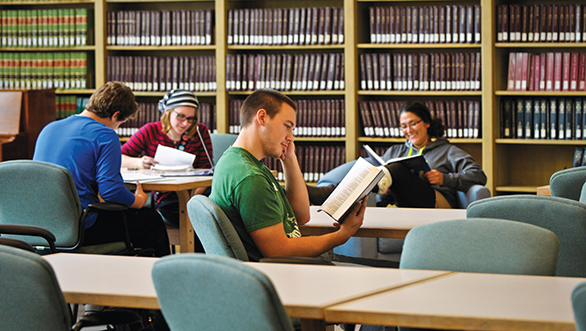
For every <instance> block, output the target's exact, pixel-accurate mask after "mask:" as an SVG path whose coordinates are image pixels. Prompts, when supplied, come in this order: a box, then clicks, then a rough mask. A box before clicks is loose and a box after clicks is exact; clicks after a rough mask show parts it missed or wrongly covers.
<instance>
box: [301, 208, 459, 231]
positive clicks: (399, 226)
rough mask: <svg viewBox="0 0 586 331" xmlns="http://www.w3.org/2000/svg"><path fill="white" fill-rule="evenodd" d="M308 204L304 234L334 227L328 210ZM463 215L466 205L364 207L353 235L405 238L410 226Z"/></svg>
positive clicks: (303, 227)
mask: <svg viewBox="0 0 586 331" xmlns="http://www.w3.org/2000/svg"><path fill="white" fill-rule="evenodd" d="M318 209H319V206H311V207H310V212H311V220H310V221H309V222H308V223H306V224H304V225H302V226H300V229H301V233H303V235H321V234H325V233H330V232H334V231H336V230H337V228H336V227H334V226H333V223H334V222H335V221H334V220H333V219H332V218H331V217H330V216H328V214H326V213H324V212H318ZM460 218H466V210H465V209H438V208H382V207H367V208H366V212H365V213H364V222H363V223H362V226H361V227H360V229H358V231H357V232H356V233H355V234H354V236H356V237H372V238H405V236H406V235H407V232H409V230H411V229H412V228H414V227H416V226H418V225H422V224H428V223H433V222H439V221H446V220H452V219H460Z"/></svg>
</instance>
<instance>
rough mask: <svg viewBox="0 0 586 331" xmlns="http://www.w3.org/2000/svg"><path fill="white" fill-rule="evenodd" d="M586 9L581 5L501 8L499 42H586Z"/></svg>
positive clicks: (498, 24) (498, 19)
mask: <svg viewBox="0 0 586 331" xmlns="http://www.w3.org/2000/svg"><path fill="white" fill-rule="evenodd" d="M585 9H586V6H585V5H582V4H534V5H521V4H507V5H504V4H503V5H499V6H498V7H497V21H498V22H497V41H499V42H582V41H586V11H585Z"/></svg>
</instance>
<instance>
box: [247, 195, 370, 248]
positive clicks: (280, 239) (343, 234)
mask: <svg viewBox="0 0 586 331" xmlns="http://www.w3.org/2000/svg"><path fill="white" fill-rule="evenodd" d="M365 210H366V199H365V200H364V202H363V203H362V204H357V205H356V206H355V207H354V209H353V210H352V212H351V213H349V215H348V216H346V218H345V219H344V223H342V224H341V225H339V224H338V223H335V224H334V225H336V226H339V227H340V228H339V230H338V231H336V232H332V233H328V234H325V235H321V236H308V237H298V238H288V237H287V235H286V234H285V230H284V229H283V224H282V223H278V224H275V225H271V226H268V227H265V228H262V229H258V230H255V231H252V232H250V236H251V237H252V240H254V243H255V244H256V246H257V247H258V249H259V250H260V252H261V253H262V254H263V255H264V256H266V257H283V256H296V257H316V256H319V255H321V254H323V253H325V252H327V251H329V250H331V249H333V248H334V247H336V246H339V245H341V244H343V243H345V242H346V241H348V239H350V237H351V236H352V235H354V233H356V231H357V230H358V228H360V226H361V225H362V221H363V220H364V212H365Z"/></svg>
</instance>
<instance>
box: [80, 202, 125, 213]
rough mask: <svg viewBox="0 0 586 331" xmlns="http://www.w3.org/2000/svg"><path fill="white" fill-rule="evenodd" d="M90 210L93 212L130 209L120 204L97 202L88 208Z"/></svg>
mask: <svg viewBox="0 0 586 331" xmlns="http://www.w3.org/2000/svg"><path fill="white" fill-rule="evenodd" d="M87 208H88V209H92V210H104V211H124V210H127V209H128V207H126V206H124V205H121V204H119V203H112V202H97V203H90V204H89V205H88V206H87Z"/></svg>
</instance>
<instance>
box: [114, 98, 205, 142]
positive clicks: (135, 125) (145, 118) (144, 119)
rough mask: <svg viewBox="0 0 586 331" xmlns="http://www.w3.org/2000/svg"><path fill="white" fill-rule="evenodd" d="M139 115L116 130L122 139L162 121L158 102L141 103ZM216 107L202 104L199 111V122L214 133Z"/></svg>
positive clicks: (139, 104)
mask: <svg viewBox="0 0 586 331" xmlns="http://www.w3.org/2000/svg"><path fill="white" fill-rule="evenodd" d="M138 109H139V110H138V113H137V115H136V117H135V118H131V119H129V120H128V121H126V122H124V123H122V124H121V125H120V127H119V128H118V129H117V130H116V133H118V135H119V136H121V137H130V136H132V135H133V134H134V133H135V132H136V131H138V129H140V128H141V127H142V126H144V125H145V124H147V123H151V122H158V121H160V120H161V112H160V111H159V108H158V103H156V102H139V103H138ZM215 114H216V105H215V104H211V103H206V102H200V104H199V110H198V111H197V115H198V120H199V122H200V123H203V124H205V126H206V127H207V128H208V129H209V130H210V132H213V130H214V129H215V127H216V116H215Z"/></svg>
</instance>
